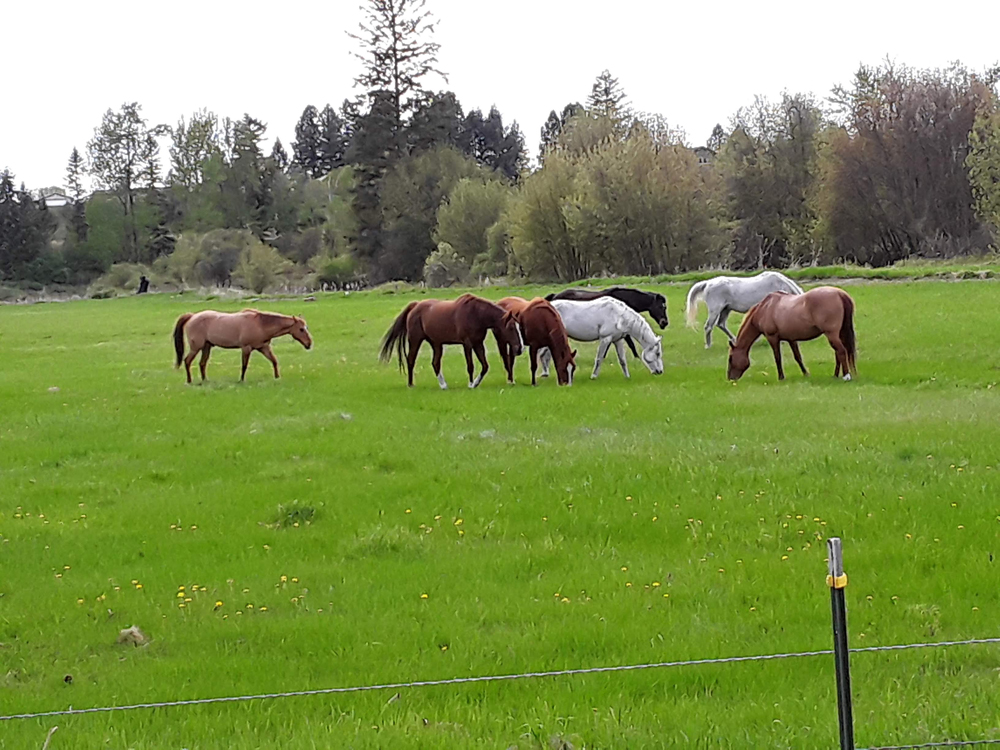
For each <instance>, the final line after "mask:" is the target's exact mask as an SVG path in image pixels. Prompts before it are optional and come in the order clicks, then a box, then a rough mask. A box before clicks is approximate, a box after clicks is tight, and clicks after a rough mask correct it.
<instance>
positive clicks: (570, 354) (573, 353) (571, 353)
mask: <svg viewBox="0 0 1000 750" xmlns="http://www.w3.org/2000/svg"><path fill="white" fill-rule="evenodd" d="M569 356H571V357H572V358H573V359H576V349H574V350H573V351H571V352H570V353H569Z"/></svg>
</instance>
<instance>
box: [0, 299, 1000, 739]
mask: <svg viewBox="0 0 1000 750" xmlns="http://www.w3.org/2000/svg"><path fill="white" fill-rule="evenodd" d="M661 289H662V290H663V291H664V292H665V293H666V294H667V296H668V298H669V302H670V308H669V309H670V313H671V321H672V325H671V327H670V328H669V329H668V330H667V331H666V332H664V359H665V373H664V374H663V375H662V376H660V377H658V378H654V377H653V376H652V375H650V374H649V373H648V372H647V371H646V370H645V369H644V368H643V367H642V365H641V364H640V363H639V362H638V361H635V360H633V362H634V364H631V367H632V379H631V381H625V380H624V379H623V378H622V377H621V374H620V372H619V370H618V367H617V364H616V363H615V362H614V356H613V354H612V356H611V357H609V359H608V360H607V361H606V363H605V367H604V369H603V370H602V374H601V377H600V378H599V379H598V380H597V381H590V380H589V379H588V377H587V376H588V375H589V372H590V369H591V367H592V365H593V354H594V348H595V347H594V346H593V345H581V346H580V355H579V367H580V369H579V370H578V373H577V375H578V377H577V383H576V385H574V386H573V387H572V388H569V389H567V388H557V387H556V385H555V382H554V378H553V379H551V380H549V381H542V382H541V384H540V385H539V386H538V387H537V388H531V387H530V386H528V385H526V384H525V383H527V382H528V366H527V362H526V357H522V358H521V359H520V360H519V362H518V369H517V373H518V380H519V384H518V385H516V386H514V387H510V386H507V385H506V384H505V383H504V378H503V374H502V367H501V364H500V361H499V358H498V356H497V354H496V351H495V344H494V343H493V342H492V339H491V340H490V342H489V344H488V353H489V356H490V361H491V370H490V373H489V375H487V377H486V380H485V381H484V383H483V385H482V386H481V387H480V388H479V389H478V390H476V391H469V390H468V389H466V388H465V387H464V383H465V372H464V371H465V363H464V358H463V356H462V354H461V351H460V349H457V348H450V349H449V350H448V352H447V353H446V355H445V374H446V376H447V378H448V381H449V383H450V385H451V386H452V388H451V390H449V391H447V392H441V391H439V390H438V387H437V383H436V381H435V379H434V376H433V373H432V372H431V368H430V361H429V360H430V354H429V350H426V349H425V350H424V351H423V352H422V353H421V358H420V360H419V364H418V369H417V374H416V387H415V388H414V389H412V390H408V389H407V388H406V386H405V376H403V375H401V374H400V373H399V372H398V371H397V370H396V367H395V365H394V364H393V365H392V366H386V365H382V364H380V363H379V362H378V361H377V356H376V355H377V349H378V343H379V340H380V338H381V336H382V334H383V333H384V332H385V330H386V329H387V328H388V327H389V324H390V323H391V321H392V319H393V318H394V316H395V315H396V313H397V312H398V310H399V309H400V308H401V307H402V305H403V304H404V303H405V302H406V301H408V300H409V299H412V298H413V297H414V296H416V295H415V294H403V295H398V294H397V295H392V294H379V293H363V294H351V295H349V296H344V295H340V294H337V295H318V298H317V300H316V301H314V302H308V303H306V302H303V301H300V300H275V301H269V302H258V303H256V305H257V306H259V307H264V308H267V309H273V310H279V311H282V312H288V313H297V314H303V315H305V316H306V318H307V320H308V322H309V326H310V329H311V330H312V333H313V336H314V338H315V342H316V346H315V348H314V350H313V351H311V352H306V351H304V350H302V349H301V348H300V347H299V345H298V344H296V343H295V342H293V341H291V339H288V338H284V339H280V340H278V341H277V342H276V344H275V353H276V355H277V357H278V359H279V361H280V363H281V366H282V374H283V377H282V379H281V380H280V381H277V382H275V381H274V380H272V378H271V374H270V366H269V364H268V363H267V362H266V361H265V360H264V359H263V358H261V357H260V356H259V355H254V357H253V359H252V360H251V363H250V369H249V372H248V375H247V378H248V379H247V382H246V383H245V384H242V385H241V384H239V383H238V382H237V379H238V376H239V355H238V354H237V353H235V352H231V351H230V352H226V351H220V350H218V349H217V350H215V351H214V352H213V355H212V360H211V363H210V365H209V378H210V382H209V383H208V384H207V385H205V386H193V387H189V386H186V385H185V384H184V376H183V372H178V371H175V370H174V369H173V368H172V367H171V365H172V357H173V352H172V345H171V341H170V337H169V334H170V331H171V329H172V326H173V322H174V320H175V318H176V316H177V315H178V314H180V313H181V312H184V311H187V310H194V309H204V308H208V307H214V308H216V309H225V310H234V309H238V308H239V307H242V306H243V305H242V304H238V303H235V302H226V301H221V300H205V299H202V298H195V297H192V296H191V295H183V296H169V297H168V296H165V295H164V296H147V297H143V298H136V297H132V298H126V299H117V300H105V301H80V302H72V303H65V304H38V305H32V306H16V307H13V306H8V307H0V354H2V356H0V714H4V715H6V714H12V713H21V712H35V711H44V710H50V709H60V708H66V707H68V706H73V707H76V708H82V707H88V706H102V705H112V704H126V703H139V702H153V701H165V700H175V699H188V698H207V697H215V696H226V695H239V694H248V693H264V692H277V691H285V690H301V689H310V688H326V687H337V686H351V685H367V684H376V683H385V682H396V681H408V680H431V679H441V678H449V677H464V676H472V675H483V674H504V673H515V672H522V671H540V670H553V669H562V668H574V667H589V666H606V665H613V664H634V663H644V662H653V661H667V660H681V659H698V658H708V657H716V656H731V655H745V654H763V653H774V652H787V651H799V650H812V649H825V648H829V647H830V645H831V643H832V638H831V633H830V624H829V621H830V614H829V593H828V589H827V588H826V587H825V584H824V577H825V573H826V568H825V563H824V558H825V541H824V540H825V539H826V538H827V537H828V536H834V535H838V536H841V537H843V539H844V549H845V560H846V567H847V571H848V573H849V575H850V585H849V586H848V589H847V595H848V607H849V616H850V636H851V643H852V645H853V646H871V645H884V644H895V643H908V642H915V641H923V640H949V639H961V638H971V637H992V636H996V635H998V627H997V623H998V621H1000V586H998V585H997V584H998V581H1000V575H998V573H1000V561H998V560H997V557H998V556H1000V493H998V490H1000V386H998V385H997V384H998V383H1000V347H998V344H997V335H996V332H997V330H998V329H1000V311H998V306H997V305H996V300H997V298H998V294H1000V287H998V286H997V284H996V283H995V282H993V281H983V280H977V281H957V282H940V281H926V282H912V283H903V282H896V283H891V284H889V283H874V284H855V285H851V286H850V287H848V290H849V291H850V293H851V294H852V296H853V297H854V298H855V301H856V303H857V311H858V313H857V320H856V325H857V330H858V338H859V358H858V365H859V370H860V376H859V378H858V380H856V381H855V382H853V383H843V382H840V381H835V380H834V379H833V378H832V377H831V375H832V372H833V353H832V351H831V350H830V348H829V346H828V345H827V344H826V342H825V341H817V342H813V343H808V344H804V345H803V347H802V349H803V357H804V359H805V361H806V364H807V365H808V366H809V367H810V369H811V371H812V377H811V378H810V379H808V380H807V379H804V378H802V377H801V376H800V375H799V373H798V371H797V368H796V366H795V364H794V361H793V360H792V358H791V356H790V353H789V352H788V351H787V349H786V361H785V367H786V373H787V374H788V379H787V380H786V381H785V382H783V383H779V382H777V380H776V374H775V369H774V364H773V361H772V359H771V354H770V350H769V348H768V347H767V345H766V344H758V346H757V347H755V349H754V351H753V354H752V360H753V364H752V366H751V369H750V370H749V371H748V372H747V374H746V376H745V377H744V379H743V380H742V381H740V382H739V383H738V384H736V385H732V384H730V383H728V382H727V381H726V380H725V357H726V354H725V345H724V337H719V336H717V337H716V343H715V346H714V348H713V349H711V350H709V351H706V350H705V349H704V348H703V344H702V336H701V332H700V329H699V330H698V331H697V332H695V331H690V330H687V329H685V328H684V327H683V311H682V302H683V297H684V294H685V292H686V290H687V286H686V285H671V286H663V287H661ZM512 291H513V292H514V293H525V294H527V295H531V294H534V293H537V291H538V290H535V289H529V290H516V289H515V290H508V289H504V290H491V291H490V292H489V293H490V295H491V296H494V297H499V296H503V295H505V294H507V293H510V292H512ZM734 317H736V316H734ZM701 319H702V320H703V319H704V308H702V311H701ZM53 388H58V390H57V391H54V390H50V389H53ZM279 506H281V507H280V509H279ZM307 521H308V522H307ZM296 522H297V523H298V525H297V526H296V525H295V524H296ZM220 602H221V603H220ZM182 605H183V606H182ZM132 624H135V625H138V626H140V627H141V628H143V629H144V630H145V631H146V632H147V633H148V634H149V635H150V636H151V638H152V641H151V643H150V644H149V645H148V646H146V647H142V648H132V647H128V646H118V645H116V644H115V638H116V636H117V634H118V632H119V630H120V629H121V628H125V627H128V626H129V625H132ZM998 667H1000V647H996V646H970V647H963V648H952V649H938V650H932V651H910V652H901V653H880V654H857V655H855V656H854V658H853V659H852V671H853V681H854V697H855V720H856V737H857V741H858V745H859V747H864V746H870V745H877V744H890V743H895V742H900V743H908V742H926V741H932V740H939V739H943V738H951V739H964V738H969V739H972V738H980V737H1000V729H998V726H997V721H996V717H997V716H998V715H1000V692H998V691H997V689H996V688H997V674H998V672H997V669H998ZM70 675H71V676H72V681H71V682H66V677H67V676H70ZM394 693H395V691H373V692H366V693H355V694H347V695H332V696H317V697H297V698H287V699H282V700H270V701H254V702H249V703H236V704H214V705H204V706H189V707H176V708H162V709H155V710H137V711H130V712H116V713H106V714H92V715H83V716H73V717H58V718H53V719H44V720H34V719H33V720H17V721H10V722H5V723H3V724H0V748H5V749H6V748H11V749H14V748H17V749H20V748H37V747H41V744H42V741H43V740H44V737H45V734H46V732H47V730H48V728H49V727H51V726H52V725H55V724H58V726H59V727H60V729H59V730H58V732H56V734H55V735H54V736H53V739H52V743H51V745H50V750H63V749H64V748H95V747H109V748H122V749H123V750H125V749H126V748H134V749H135V750H147V749H148V750H152V749H153V748H157V749H158V748H190V749H192V750H193V749H194V748H198V749H199V750H202V749H208V748H211V749H213V750H214V749H219V750H222V749H223V748H225V749H229V748H240V749H244V748H245V749H246V750H250V749H256V748H327V747H351V748H383V747H393V748H400V747H413V748H417V747H419V748H511V747H516V748H520V749H522V750H526V749H527V748H549V747H568V746H572V747H575V748H582V747H588V748H625V747H636V748H637V747H668V746H686V747H697V748H747V747H760V748H763V747H770V748H796V749H799V748H829V747H832V746H834V745H835V743H836V736H837V734H836V708H835V704H834V673H833V661H832V657H820V658H804V659H795V660H786V661H781V662H764V663H753V664H732V665H711V666H693V667H684V668H675V669H674V668H672V669H656V670H648V671H639V672H625V673H614V674H601V675H586V676H574V677H558V678H547V679H541V680H525V681H519V682H507V683H492V684H471V685H457V686H440V687H428V688H418V689H411V690H403V691H400V695H399V697H398V699H395V700H393V697H394ZM560 743H562V744H560Z"/></svg>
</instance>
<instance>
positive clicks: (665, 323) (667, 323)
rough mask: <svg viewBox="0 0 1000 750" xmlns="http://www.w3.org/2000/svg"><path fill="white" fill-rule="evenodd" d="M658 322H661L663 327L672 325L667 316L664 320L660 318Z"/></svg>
mask: <svg viewBox="0 0 1000 750" xmlns="http://www.w3.org/2000/svg"><path fill="white" fill-rule="evenodd" d="M656 322H657V323H659V324H660V328H661V329H663V328H666V327H667V326H668V325H670V321H669V320H667V319H666V318H663V320H658V321H656Z"/></svg>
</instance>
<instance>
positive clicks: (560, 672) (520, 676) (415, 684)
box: [0, 638, 1000, 750]
mask: <svg viewBox="0 0 1000 750" xmlns="http://www.w3.org/2000/svg"><path fill="white" fill-rule="evenodd" d="M984 643H1000V638H972V639H968V640H964V641H938V642H936V643H904V644H900V645H894V646H866V647H864V648H852V649H851V651H852V652H854V653H871V652H875V651H905V650H910V649H918V648H944V647H947V646H967V645H974V644H984ZM832 654H833V649H820V650H818V651H795V652H791V653H782V654H757V655H753V656H725V657H720V658H716V659H689V660H685V661H662V662H651V663H648V664H626V665H619V666H608V667H584V668H578V669H556V670H551V671H547V672H521V673H516V674H502V675H479V676H474V677H451V678H447V679H441V680H419V681H412V682H388V683H383V684H378V685H354V686H349V687H332V688H315V689H312V690H291V691H286V692H276V693H255V694H251V695H231V696H220V697H216V698H191V699H187V700H173V701H157V702H153V703H133V704H129V705H123V706H94V707H91V708H67V709H62V710H54V711H38V712H34V713H22V714H10V715H7V716H0V721H13V720H16V719H41V718H46V717H50V716H77V715H80V714H96V713H108V712H112V711H134V710H137V709H143V708H170V707H174V706H202V705H207V704H211V703H242V702H245V701H254V700H273V699H277V698H294V697H300V696H308V695H336V694H342V693H363V692H370V691H375V690H401V689H405V688H419V687H434V686H438V685H467V684H471V683H486V682H506V681H511V680H526V679H538V678H543V677H565V676H570V675H583V674H602V673H607V672H631V671H638V670H643V669H663V668H667V667H691V666H702V665H707V664H738V663H743V662H759V661H772V660H776V659H797V658H804V657H810V656H831V655H832ZM990 742H998V741H994V740H990ZM903 747H914V748H916V747H935V745H933V744H932V745H906V746H903ZM870 750H876V748H871V749H870Z"/></svg>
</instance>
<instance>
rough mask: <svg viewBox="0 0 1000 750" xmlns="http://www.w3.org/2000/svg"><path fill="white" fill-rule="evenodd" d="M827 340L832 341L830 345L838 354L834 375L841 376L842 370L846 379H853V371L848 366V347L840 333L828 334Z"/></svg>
mask: <svg viewBox="0 0 1000 750" xmlns="http://www.w3.org/2000/svg"><path fill="white" fill-rule="evenodd" d="M826 338H827V341H829V342H830V346H832V347H833V351H834V352H836V355H837V366H836V367H835V368H834V370H833V377H835V378H839V377H840V373H841V371H843V373H844V380H850V379H851V371H850V369H849V368H848V366H847V347H846V346H844V343H843V342H842V341H841V340H840V335H839V334H836V333H835V334H832V335H827V337H826Z"/></svg>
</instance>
